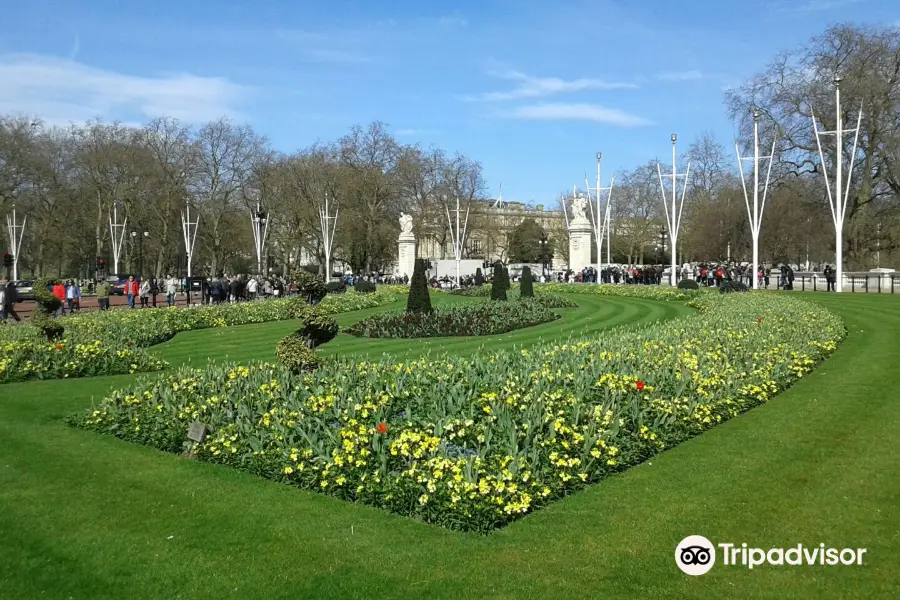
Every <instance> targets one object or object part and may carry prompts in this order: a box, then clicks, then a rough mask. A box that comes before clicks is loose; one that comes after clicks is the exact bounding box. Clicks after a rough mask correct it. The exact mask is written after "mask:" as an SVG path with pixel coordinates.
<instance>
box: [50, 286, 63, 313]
mask: <svg viewBox="0 0 900 600" xmlns="http://www.w3.org/2000/svg"><path fill="white" fill-rule="evenodd" d="M51 292H52V294H53V295H54V296H56V297H57V298H58V299H59V301H60V303H61V304H60V307H59V310H57V311H56V314H57V315H64V314H66V286H64V285H63V283H62V281H57V282H56V283H55V284H53V289H52V290H51Z"/></svg>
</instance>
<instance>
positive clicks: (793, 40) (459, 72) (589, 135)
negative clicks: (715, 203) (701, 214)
mask: <svg viewBox="0 0 900 600" xmlns="http://www.w3.org/2000/svg"><path fill="white" fill-rule="evenodd" d="M4 4H5V6H3V9H2V12H0V14H2V16H0V113H9V112H27V113H30V114H38V115H39V116H41V117H43V118H45V119H47V120H48V121H50V122H57V123H65V122H68V121H82V120H86V119H88V118H91V117H93V116H98V115H99V116H102V117H103V118H105V119H107V120H113V119H115V120H120V121H123V122H127V123H140V122H144V121H146V120H148V119H150V118H152V117H154V116H158V115H163V114H165V115H170V116H175V117H178V118H180V119H183V120H185V121H188V122H197V123H199V122H203V121H204V120H210V119H214V118H217V117H219V116H222V115H227V116H232V117H234V118H235V119H236V120H238V121H243V122H248V123H250V124H252V125H253V126H254V127H255V128H256V129H257V130H258V131H260V132H261V133H263V134H265V135H266V136H268V137H269V138H270V139H271V140H272V143H273V145H274V146H275V147H276V148H278V149H279V150H284V151H289V150H292V149H296V148H301V147H304V146H306V145H309V144H310V143H312V142H315V141H316V140H332V139H335V138H337V137H339V136H340V135H342V134H344V133H345V132H346V131H347V130H348V129H349V128H350V126H352V125H353V124H357V123H359V124H367V123H369V122H371V121H373V120H381V121H384V122H386V123H388V124H389V125H390V126H391V128H392V130H393V131H394V132H395V134H396V135H397V137H398V139H399V140H401V141H403V142H406V143H412V142H419V143H421V144H422V145H424V146H428V145H431V144H434V145H437V146H440V147H442V148H444V149H446V150H449V151H459V152H462V153H464V154H466V155H468V156H470V157H472V158H474V159H476V160H478V161H480V162H481V163H482V165H483V166H484V172H485V176H486V178H487V180H488V183H489V187H490V191H491V192H492V194H496V190H497V187H498V185H499V184H500V183H501V182H502V184H503V196H504V198H505V199H507V200H518V201H523V202H535V203H541V202H543V203H545V204H549V203H552V202H553V201H554V199H555V198H556V197H557V194H558V193H559V192H560V191H562V190H564V189H571V187H572V185H573V184H574V183H582V182H583V180H584V172H585V171H588V172H589V173H594V171H595V169H596V163H595V159H594V154H595V153H596V151H598V150H599V151H602V152H603V156H604V163H603V165H604V174H605V176H604V180H607V178H608V175H609V173H610V172H611V171H613V170H619V169H628V168H632V167H634V166H636V165H638V164H641V163H643V162H645V161H647V160H650V159H654V158H655V157H656V156H660V157H663V160H664V161H665V158H664V157H665V156H667V155H668V153H669V151H670V148H671V146H670V144H669V141H668V140H669V134H670V133H671V132H673V131H675V132H678V133H679V139H680V140H682V141H681V142H680V147H683V148H686V147H687V145H688V144H689V143H690V141H691V140H692V139H694V138H695V137H696V136H697V135H699V134H701V133H702V132H703V131H712V132H713V133H714V134H715V135H716V136H717V137H718V138H719V139H720V140H721V141H722V142H725V143H726V144H730V142H731V140H732V136H733V131H734V128H733V126H732V124H731V123H730V122H729V121H728V119H727V116H726V114H725V110H724V106H723V102H722V100H723V90H724V89H725V88H726V87H728V86H730V85H735V84H738V83H740V81H741V80H742V79H744V78H745V77H747V76H749V75H751V74H753V73H755V72H757V71H758V70H760V69H761V68H762V67H763V66H764V65H765V64H766V62H768V61H769V60H770V59H771V58H773V57H774V55H775V54H776V53H777V52H778V51H781V50H786V49H791V48H794V47H796V46H797V45H799V44H802V43H804V42H806V41H807V40H808V39H809V38H810V37H811V36H813V35H816V34H818V33H820V32H822V31H823V30H824V29H825V27H826V26H828V25H829V24H832V23H835V22H845V21H852V22H866V23H884V24H896V23H898V22H900V6H898V5H897V2H896V0H793V1H790V2H788V1H784V0H769V1H764V0H746V1H743V2H735V3H731V2H711V1H708V2H707V1H695V0H687V1H685V2H672V1H667V2H662V1H658V0H644V1H643V2H633V3H632V2H624V1H616V2H611V1H607V0H593V1H567V0H557V1H554V2H547V1H544V2H538V1H533V0H520V1H517V2H512V1H509V0H484V1H481V2H473V1H471V0H457V1H456V2H452V3H451V2H430V3H429V2H411V1H409V0H394V1H393V2H389V3H387V2H386V3H373V2H363V1H359V0H331V1H330V2H319V3H312V2H304V1H302V0H297V1H295V2H285V1H275V0H256V1H254V2H251V1H248V0H233V1H231V2H227V3H223V2H213V1H211V0H181V1H179V2H168V3H149V2H148V3H136V2H121V1H113V0H80V1H79V2H66V1H63V0H55V1H49V0H31V2H28V3H26V2H17V3H13V2H11V1H7V2H5V3H4ZM126 5H133V6H126ZM604 184H606V181H604Z"/></svg>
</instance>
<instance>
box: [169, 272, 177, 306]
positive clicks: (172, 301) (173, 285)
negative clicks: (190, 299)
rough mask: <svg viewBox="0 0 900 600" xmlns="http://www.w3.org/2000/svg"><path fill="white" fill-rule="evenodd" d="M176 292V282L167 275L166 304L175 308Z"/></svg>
mask: <svg viewBox="0 0 900 600" xmlns="http://www.w3.org/2000/svg"><path fill="white" fill-rule="evenodd" d="M177 291H178V280H177V279H175V278H174V277H172V275H171V274H169V276H168V277H166V304H168V305H169V306H175V294H176V293H177Z"/></svg>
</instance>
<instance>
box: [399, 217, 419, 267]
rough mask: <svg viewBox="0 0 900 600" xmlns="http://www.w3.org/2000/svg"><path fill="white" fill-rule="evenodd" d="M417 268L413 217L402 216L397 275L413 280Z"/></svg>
mask: <svg viewBox="0 0 900 600" xmlns="http://www.w3.org/2000/svg"><path fill="white" fill-rule="evenodd" d="M415 267H416V236H415V235H413V232H412V217H411V216H410V215H408V214H406V213H401V214H400V237H398V238H397V275H398V276H400V277H403V276H404V275H406V276H408V277H409V278H410V279H412V276H413V270H414V269H415Z"/></svg>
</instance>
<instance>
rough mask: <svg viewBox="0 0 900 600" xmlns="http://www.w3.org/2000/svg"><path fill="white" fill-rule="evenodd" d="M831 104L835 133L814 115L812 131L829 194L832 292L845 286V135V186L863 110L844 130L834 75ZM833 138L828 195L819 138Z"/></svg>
mask: <svg viewBox="0 0 900 600" xmlns="http://www.w3.org/2000/svg"><path fill="white" fill-rule="evenodd" d="M834 101H835V102H834V103H835V112H836V113H837V114H836V127H835V130H834V131H819V126H818V125H817V124H816V115H815V114H813V115H812V121H813V132H814V133H815V134H816V145H817V146H818V147H819V160H820V161H821V163H822V175H823V176H824V177H825V190H826V192H827V193H828V205H829V207H830V208H831V218H832V221H833V222H834V262H835V270H836V271H837V273H835V275H836V277H837V284H836V285H835V291H836V292H841V291H843V284H844V216H845V215H846V213H847V200H848V199H849V198H850V186H849V185H847V189H846V190H845V189H844V181H843V175H844V164H843V163H844V134H845V133H853V134H854V137H853V151H852V152H851V154H850V165H849V169H848V171H847V183H848V184H849V183H850V178H851V176H852V175H853V161H854V159H855V158H856V146H857V142H859V129H860V126H861V125H862V108H860V109H859V117H858V118H857V120H856V128H855V129H844V122H843V116H842V114H841V78H840V76H838V75H835V76H834ZM823 135H835V136H836V137H837V154H836V157H835V163H836V164H835V171H836V173H835V177H834V189H835V193H834V195H832V193H831V184H830V182H829V181H828V170H827V168H826V167H825V154H824V153H823V152H822V141H821V136H823Z"/></svg>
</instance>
